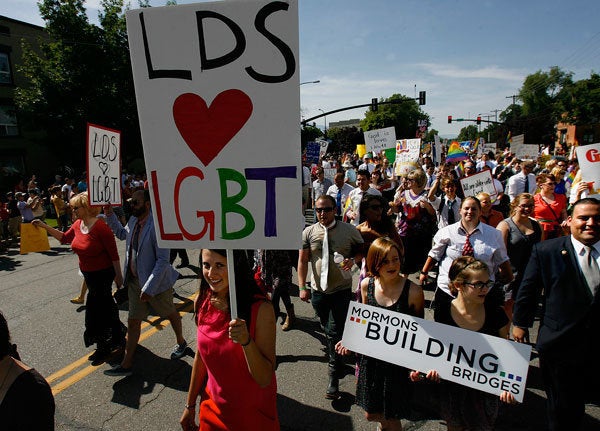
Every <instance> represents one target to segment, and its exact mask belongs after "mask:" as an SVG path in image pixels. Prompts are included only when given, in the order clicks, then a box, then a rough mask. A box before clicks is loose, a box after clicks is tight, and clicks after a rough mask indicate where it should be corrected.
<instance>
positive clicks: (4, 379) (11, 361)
mask: <svg viewBox="0 0 600 431" xmlns="http://www.w3.org/2000/svg"><path fill="white" fill-rule="evenodd" d="M9 360H10V365H9V366H8V369H7V370H6V374H4V378H3V379H2V383H0V388H2V387H4V383H6V378H7V377H8V375H9V374H10V370H11V369H12V366H13V364H14V363H15V361H13V360H11V359H10V357H9Z"/></svg>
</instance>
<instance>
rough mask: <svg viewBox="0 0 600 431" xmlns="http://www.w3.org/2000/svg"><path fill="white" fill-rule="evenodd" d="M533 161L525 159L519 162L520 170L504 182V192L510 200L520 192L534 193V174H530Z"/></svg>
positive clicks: (535, 186) (533, 164)
mask: <svg viewBox="0 0 600 431" xmlns="http://www.w3.org/2000/svg"><path fill="white" fill-rule="evenodd" d="M534 167H535V162H533V161H531V160H527V161H525V162H523V163H521V171H520V172H518V173H516V174H515V175H513V176H512V177H510V178H509V179H508V181H507V182H506V194H507V195H508V196H509V197H510V201H511V202H512V201H513V200H514V199H515V198H516V197H517V196H518V195H520V194H521V193H531V194H532V195H534V194H535V190H536V188H537V185H536V183H535V175H534V174H532V172H533V168H534Z"/></svg>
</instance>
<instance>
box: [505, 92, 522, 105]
mask: <svg viewBox="0 0 600 431" xmlns="http://www.w3.org/2000/svg"><path fill="white" fill-rule="evenodd" d="M518 98H519V95H518V94H513V95H512V96H506V99H512V100H513V102H512V104H513V105H516V103H517V99H518Z"/></svg>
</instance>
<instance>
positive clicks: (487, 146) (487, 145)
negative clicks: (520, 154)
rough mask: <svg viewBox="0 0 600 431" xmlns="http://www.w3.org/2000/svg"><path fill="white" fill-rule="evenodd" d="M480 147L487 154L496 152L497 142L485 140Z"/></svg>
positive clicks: (482, 152)
mask: <svg viewBox="0 0 600 431" xmlns="http://www.w3.org/2000/svg"><path fill="white" fill-rule="evenodd" d="M479 148H481V154H487V153H489V152H490V151H491V152H492V153H494V154H496V148H497V144H496V143H495V142H484V143H483V144H481V145H480V147H479Z"/></svg>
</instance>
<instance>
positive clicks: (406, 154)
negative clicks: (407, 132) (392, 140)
mask: <svg viewBox="0 0 600 431" xmlns="http://www.w3.org/2000/svg"><path fill="white" fill-rule="evenodd" d="M420 152H421V139H420V138H416V139H398V140H397V141H396V175H398V176H404V175H407V174H408V173H409V172H411V171H413V170H415V169H417V168H418V167H419V166H420V165H419V155H420Z"/></svg>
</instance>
